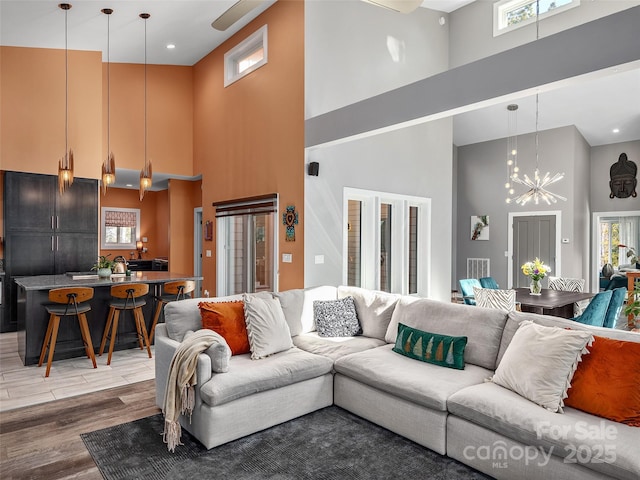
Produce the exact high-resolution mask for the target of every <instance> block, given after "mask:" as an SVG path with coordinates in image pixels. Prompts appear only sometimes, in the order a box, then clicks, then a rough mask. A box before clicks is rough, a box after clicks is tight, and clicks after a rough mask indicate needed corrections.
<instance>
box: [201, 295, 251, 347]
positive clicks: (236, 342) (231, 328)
mask: <svg viewBox="0 0 640 480" xmlns="http://www.w3.org/2000/svg"><path fill="white" fill-rule="evenodd" d="M198 308H200V316H201V317H202V328H208V329H209V330H213V331H214V332H217V333H219V334H220V335H222V336H223V337H224V339H225V340H226V341H227V344H228V345H229V348H230V349H231V355H241V354H243V353H249V352H250V348H249V336H248V335H247V324H246V323H245V321H244V302H240V301H238V302H218V303H216V302H200V303H198Z"/></svg>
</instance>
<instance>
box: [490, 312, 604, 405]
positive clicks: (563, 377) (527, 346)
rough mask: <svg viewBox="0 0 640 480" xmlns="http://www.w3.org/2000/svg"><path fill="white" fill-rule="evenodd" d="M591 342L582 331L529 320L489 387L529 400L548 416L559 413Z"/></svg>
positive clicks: (518, 334)
mask: <svg viewBox="0 0 640 480" xmlns="http://www.w3.org/2000/svg"><path fill="white" fill-rule="evenodd" d="M592 342H593V335H592V334H591V333H590V332H589V331H586V330H568V329H564V328H560V327H545V326H543V325H538V324H537V323H533V322H532V321H530V320H524V321H523V322H521V323H520V326H519V327H518V330H516V333H515V334H514V336H513V339H512V340H511V343H510V344H509V346H508V347H507V349H506V351H505V353H504V356H503V357H502V360H501V361H500V364H499V365H498V368H497V369H496V372H495V374H494V375H493V377H492V378H491V381H492V382H493V383H496V384H498V385H501V386H503V387H505V388H508V389H509V390H512V391H514V392H516V393H517V394H519V395H521V396H523V397H525V398H527V399H528V400H531V401H532V402H534V403H537V404H538V405H540V406H542V407H544V408H546V409H547V410H549V411H551V412H560V413H562V407H563V406H564V402H563V401H562V400H563V399H564V398H567V390H568V389H569V387H570V386H571V379H572V378H573V374H574V372H575V371H576V368H577V366H578V362H579V361H580V360H581V358H582V354H585V353H589V351H588V350H587V349H586V347H587V346H588V345H591V343H592Z"/></svg>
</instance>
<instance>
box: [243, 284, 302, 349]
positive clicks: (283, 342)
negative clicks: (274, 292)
mask: <svg viewBox="0 0 640 480" xmlns="http://www.w3.org/2000/svg"><path fill="white" fill-rule="evenodd" d="M243 298H244V317H245V318H244V319H245V323H246V325H247V334H248V335H249V346H250V348H251V358H252V359H254V360H258V359H260V358H264V357H266V356H268V355H272V354H274V353H278V352H282V351H284V350H288V349H289V348H291V347H293V343H292V342H291V333H290V332H289V326H288V325H287V321H286V320H285V319H284V314H283V313H282V308H281V307H280V302H279V301H278V299H277V298H273V297H272V296H268V297H258V296H255V295H254V296H252V295H244V297H243Z"/></svg>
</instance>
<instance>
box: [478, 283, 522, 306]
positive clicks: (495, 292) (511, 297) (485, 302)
mask: <svg viewBox="0 0 640 480" xmlns="http://www.w3.org/2000/svg"><path fill="white" fill-rule="evenodd" d="M473 295H474V297H475V299H476V306H478V307H484V308H495V309H498V310H506V311H507V312H513V311H515V310H516V291H515V290H499V289H496V288H478V287H473Z"/></svg>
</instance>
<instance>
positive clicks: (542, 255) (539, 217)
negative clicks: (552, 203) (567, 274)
mask: <svg viewBox="0 0 640 480" xmlns="http://www.w3.org/2000/svg"><path fill="white" fill-rule="evenodd" d="M560 215H561V212H559V211H552V212H521V213H513V212H510V213H509V225H510V228H509V240H508V241H509V251H508V253H507V256H508V262H507V263H508V275H507V276H508V278H507V284H508V285H510V288H521V287H528V286H529V283H530V281H529V279H528V278H527V277H525V276H524V275H523V274H522V273H521V270H520V267H521V265H522V264H523V263H525V262H528V261H532V260H533V259H535V258H536V257H538V258H539V259H540V260H542V261H543V262H544V263H545V265H549V266H550V267H551V272H552V273H553V275H554V276H558V275H560V271H561V266H560V241H561V239H560V232H561V226H560Z"/></svg>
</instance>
